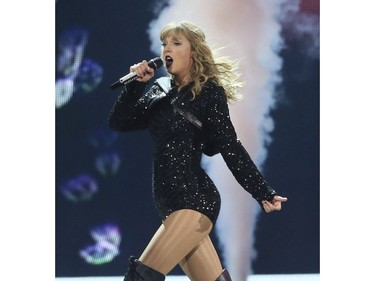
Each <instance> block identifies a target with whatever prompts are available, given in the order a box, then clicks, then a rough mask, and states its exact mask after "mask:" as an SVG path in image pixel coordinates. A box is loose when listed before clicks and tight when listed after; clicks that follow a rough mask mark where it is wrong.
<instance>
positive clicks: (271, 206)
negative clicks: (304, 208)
mask: <svg viewBox="0 0 375 281" xmlns="http://www.w3.org/2000/svg"><path fill="white" fill-rule="evenodd" d="M287 200H288V198H286V197H281V196H278V195H276V196H274V197H273V199H272V202H268V201H266V200H264V201H262V204H263V208H264V210H265V211H266V213H270V212H272V211H280V210H281V202H286V201H287Z"/></svg>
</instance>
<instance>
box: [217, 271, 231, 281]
mask: <svg viewBox="0 0 375 281" xmlns="http://www.w3.org/2000/svg"><path fill="white" fill-rule="evenodd" d="M215 281H232V278H230V275H229V272H228V270H227V269H226V268H224V270H223V272H221V274H220V276H219V277H218V278H217V279H216V280H215Z"/></svg>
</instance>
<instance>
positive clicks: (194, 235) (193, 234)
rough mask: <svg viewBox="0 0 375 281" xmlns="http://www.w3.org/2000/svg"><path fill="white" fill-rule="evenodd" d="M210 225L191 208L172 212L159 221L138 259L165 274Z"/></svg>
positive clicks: (204, 235) (205, 218) (208, 229)
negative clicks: (156, 229) (157, 227)
mask: <svg viewBox="0 0 375 281" xmlns="http://www.w3.org/2000/svg"><path fill="white" fill-rule="evenodd" d="M211 229H212V223H211V221H210V219H209V218H208V217H207V216H205V215H203V214H201V213H199V212H197V211H194V210H189V209H184V210H178V211H176V212H173V213H172V214H171V215H169V216H168V218H167V219H166V220H165V221H164V222H163V224H162V225H161V226H160V228H159V229H158V231H157V232H156V233H155V235H154V236H153V238H152V239H151V241H150V243H149V244H148V245H147V247H146V249H145V250H144V252H143V253H142V255H141V257H140V258H139V260H140V261H141V262H142V263H144V264H145V265H147V266H149V267H151V268H153V269H155V270H157V271H159V272H161V273H163V274H165V275H166V274H168V273H169V272H170V271H171V270H172V269H173V268H174V267H175V266H176V265H177V264H178V263H179V262H180V261H181V260H182V259H183V258H184V257H185V256H186V255H187V254H188V253H189V252H191V250H192V249H193V248H194V247H196V246H197V245H198V244H199V243H200V242H201V241H202V240H203V239H204V238H205V237H207V236H208V234H209V233H210V231H211Z"/></svg>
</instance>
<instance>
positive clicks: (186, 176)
mask: <svg viewBox="0 0 375 281" xmlns="http://www.w3.org/2000/svg"><path fill="white" fill-rule="evenodd" d="M145 87H146V84H145V83H140V82H136V81H135V82H133V83H131V84H129V85H128V86H127V88H126V89H125V90H124V91H123V92H122V93H121V95H120V96H119V97H118V99H117V101H116V102H115V104H114V106H113V108H112V110H111V112H110V115H109V118H108V125H109V126H110V127H111V128H112V129H114V130H117V131H131V130H140V129H146V128H148V129H149V130H150V133H151V136H152V138H153V140H154V144H155V147H154V155H153V159H154V160H153V162H154V163H153V196H154V201H155V206H156V209H157V210H158V212H159V215H160V217H161V219H165V218H166V217H167V216H168V215H169V214H170V213H172V212H174V211H176V210H180V209H193V210H196V211H198V212H201V213H203V214H204V215H206V216H207V217H209V218H210V220H211V221H212V223H213V224H215V223H216V220H217V217H218V215H219V211H220V205H221V199H220V194H219V192H218V190H217V188H216V187H215V185H214V183H213V181H212V180H211V179H210V178H209V176H208V175H207V174H206V173H205V171H204V170H203V168H202V167H201V165H200V164H201V158H202V152H203V150H204V148H205V145H206V143H207V138H206V137H205V136H207V135H209V136H210V137H211V138H210V139H213V140H214V142H215V145H216V146H217V148H218V151H219V152H220V153H221V155H222V156H223V159H224V161H225V162H226V164H227V166H228V168H229V169H230V171H231V172H232V173H233V175H234V177H235V178H236V180H237V181H238V182H239V183H240V184H241V186H242V187H243V188H244V189H245V190H246V191H248V192H249V193H250V194H251V195H252V196H253V198H254V199H255V200H257V201H258V203H259V204H260V205H261V206H262V203H261V202H262V201H263V200H269V201H270V200H272V198H273V196H274V195H276V192H275V190H273V189H272V188H271V187H270V186H269V185H268V184H267V182H266V181H265V179H264V177H263V176H262V174H261V173H260V172H259V170H258V169H257V167H256V165H255V164H254V162H253V161H252V159H251V157H250V156H249V154H248V153H247V151H246V150H245V148H244V147H243V145H242V144H241V142H240V141H239V140H238V139H237V134H236V132H235V129H234V127H233V124H232V122H231V120H230V116H229V108H228V104H227V98H226V95H225V93H224V89H223V88H222V87H220V86H218V85H216V84H214V83H213V82H207V83H206V84H205V86H204V87H203V89H202V91H201V93H200V94H199V95H197V96H196V97H195V99H193V100H191V97H192V96H191V93H190V91H188V89H187V88H185V89H183V90H182V91H181V92H179V93H177V89H176V88H172V89H171V91H170V92H169V93H168V94H167V95H165V94H164V96H163V97H160V96H161V95H162V94H163V92H162V90H161V88H160V87H159V86H158V84H156V83H154V84H153V85H152V86H151V88H150V89H149V90H148V91H147V92H146V93H145V94H143V92H144V90H145ZM173 99H175V103H177V104H178V106H179V108H181V109H182V110H187V111H188V112H190V113H191V114H193V115H194V116H195V117H197V118H198V119H199V120H200V121H201V122H202V124H203V129H204V132H205V136H203V133H202V131H200V130H199V129H198V128H197V127H196V126H194V125H193V124H192V123H190V122H189V121H188V120H187V119H186V118H184V117H183V116H182V115H181V114H179V113H178V112H176V111H175V110H173V107H172V105H171V101H172V100H173ZM150 105H152V106H150Z"/></svg>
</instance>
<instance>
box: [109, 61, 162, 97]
mask: <svg viewBox="0 0 375 281" xmlns="http://www.w3.org/2000/svg"><path fill="white" fill-rule="evenodd" d="M162 64H163V63H162V60H161V59H160V58H154V59H152V60H150V61H149V62H148V66H149V67H151V68H152V69H154V70H156V69H157V68H159V67H160V66H162ZM137 78H138V76H137V74H136V73H134V72H131V73H129V74H127V75H125V76H124V77H121V78H120V79H119V80H118V81H116V82H115V83H113V84H112V85H111V89H112V90H113V89H116V88H118V87H120V86H121V85H123V86H125V85H127V84H129V83H130V82H133V81H134V80H135V79H137Z"/></svg>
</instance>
